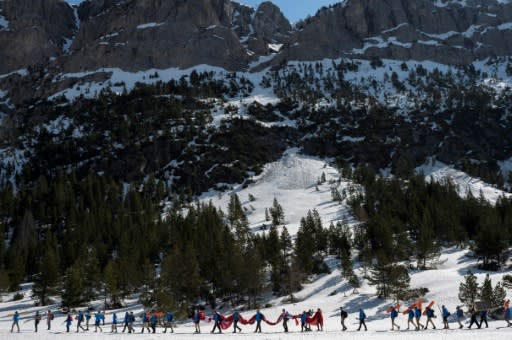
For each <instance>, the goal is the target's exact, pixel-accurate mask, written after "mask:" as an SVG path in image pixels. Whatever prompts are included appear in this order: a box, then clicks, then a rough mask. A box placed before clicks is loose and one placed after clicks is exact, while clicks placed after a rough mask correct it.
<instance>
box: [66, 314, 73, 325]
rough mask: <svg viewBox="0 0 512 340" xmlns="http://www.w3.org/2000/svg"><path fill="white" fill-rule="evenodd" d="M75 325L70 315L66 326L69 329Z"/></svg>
mask: <svg viewBox="0 0 512 340" xmlns="http://www.w3.org/2000/svg"><path fill="white" fill-rule="evenodd" d="M72 323H73V317H72V316H71V315H69V316H68V317H67V319H66V326H67V327H69V326H71V324H72Z"/></svg>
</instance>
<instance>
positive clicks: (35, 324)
mask: <svg viewBox="0 0 512 340" xmlns="http://www.w3.org/2000/svg"><path fill="white" fill-rule="evenodd" d="M39 322H41V314H39V311H36V315H35V316H34V327H35V329H36V333H37V326H39Z"/></svg>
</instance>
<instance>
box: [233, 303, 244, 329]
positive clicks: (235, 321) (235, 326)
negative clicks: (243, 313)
mask: <svg viewBox="0 0 512 340" xmlns="http://www.w3.org/2000/svg"><path fill="white" fill-rule="evenodd" d="M238 320H240V313H239V312H238V311H237V310H236V309H235V311H234V312H233V333H236V330H237V329H238V332H241V331H242V329H241V328H240V327H238Z"/></svg>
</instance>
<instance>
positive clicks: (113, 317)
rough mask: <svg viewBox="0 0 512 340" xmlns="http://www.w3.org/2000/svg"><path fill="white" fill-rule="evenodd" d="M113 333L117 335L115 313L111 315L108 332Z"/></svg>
mask: <svg viewBox="0 0 512 340" xmlns="http://www.w3.org/2000/svg"><path fill="white" fill-rule="evenodd" d="M114 332H116V333H117V314H116V313H114V314H112V330H111V331H110V333H114Z"/></svg>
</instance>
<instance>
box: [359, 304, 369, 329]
mask: <svg viewBox="0 0 512 340" xmlns="http://www.w3.org/2000/svg"><path fill="white" fill-rule="evenodd" d="M365 320H366V314H365V312H364V310H362V309H360V310H359V328H358V329H357V330H358V331H360V330H361V326H364V330H365V331H367V330H368V328H366V322H365Z"/></svg>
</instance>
